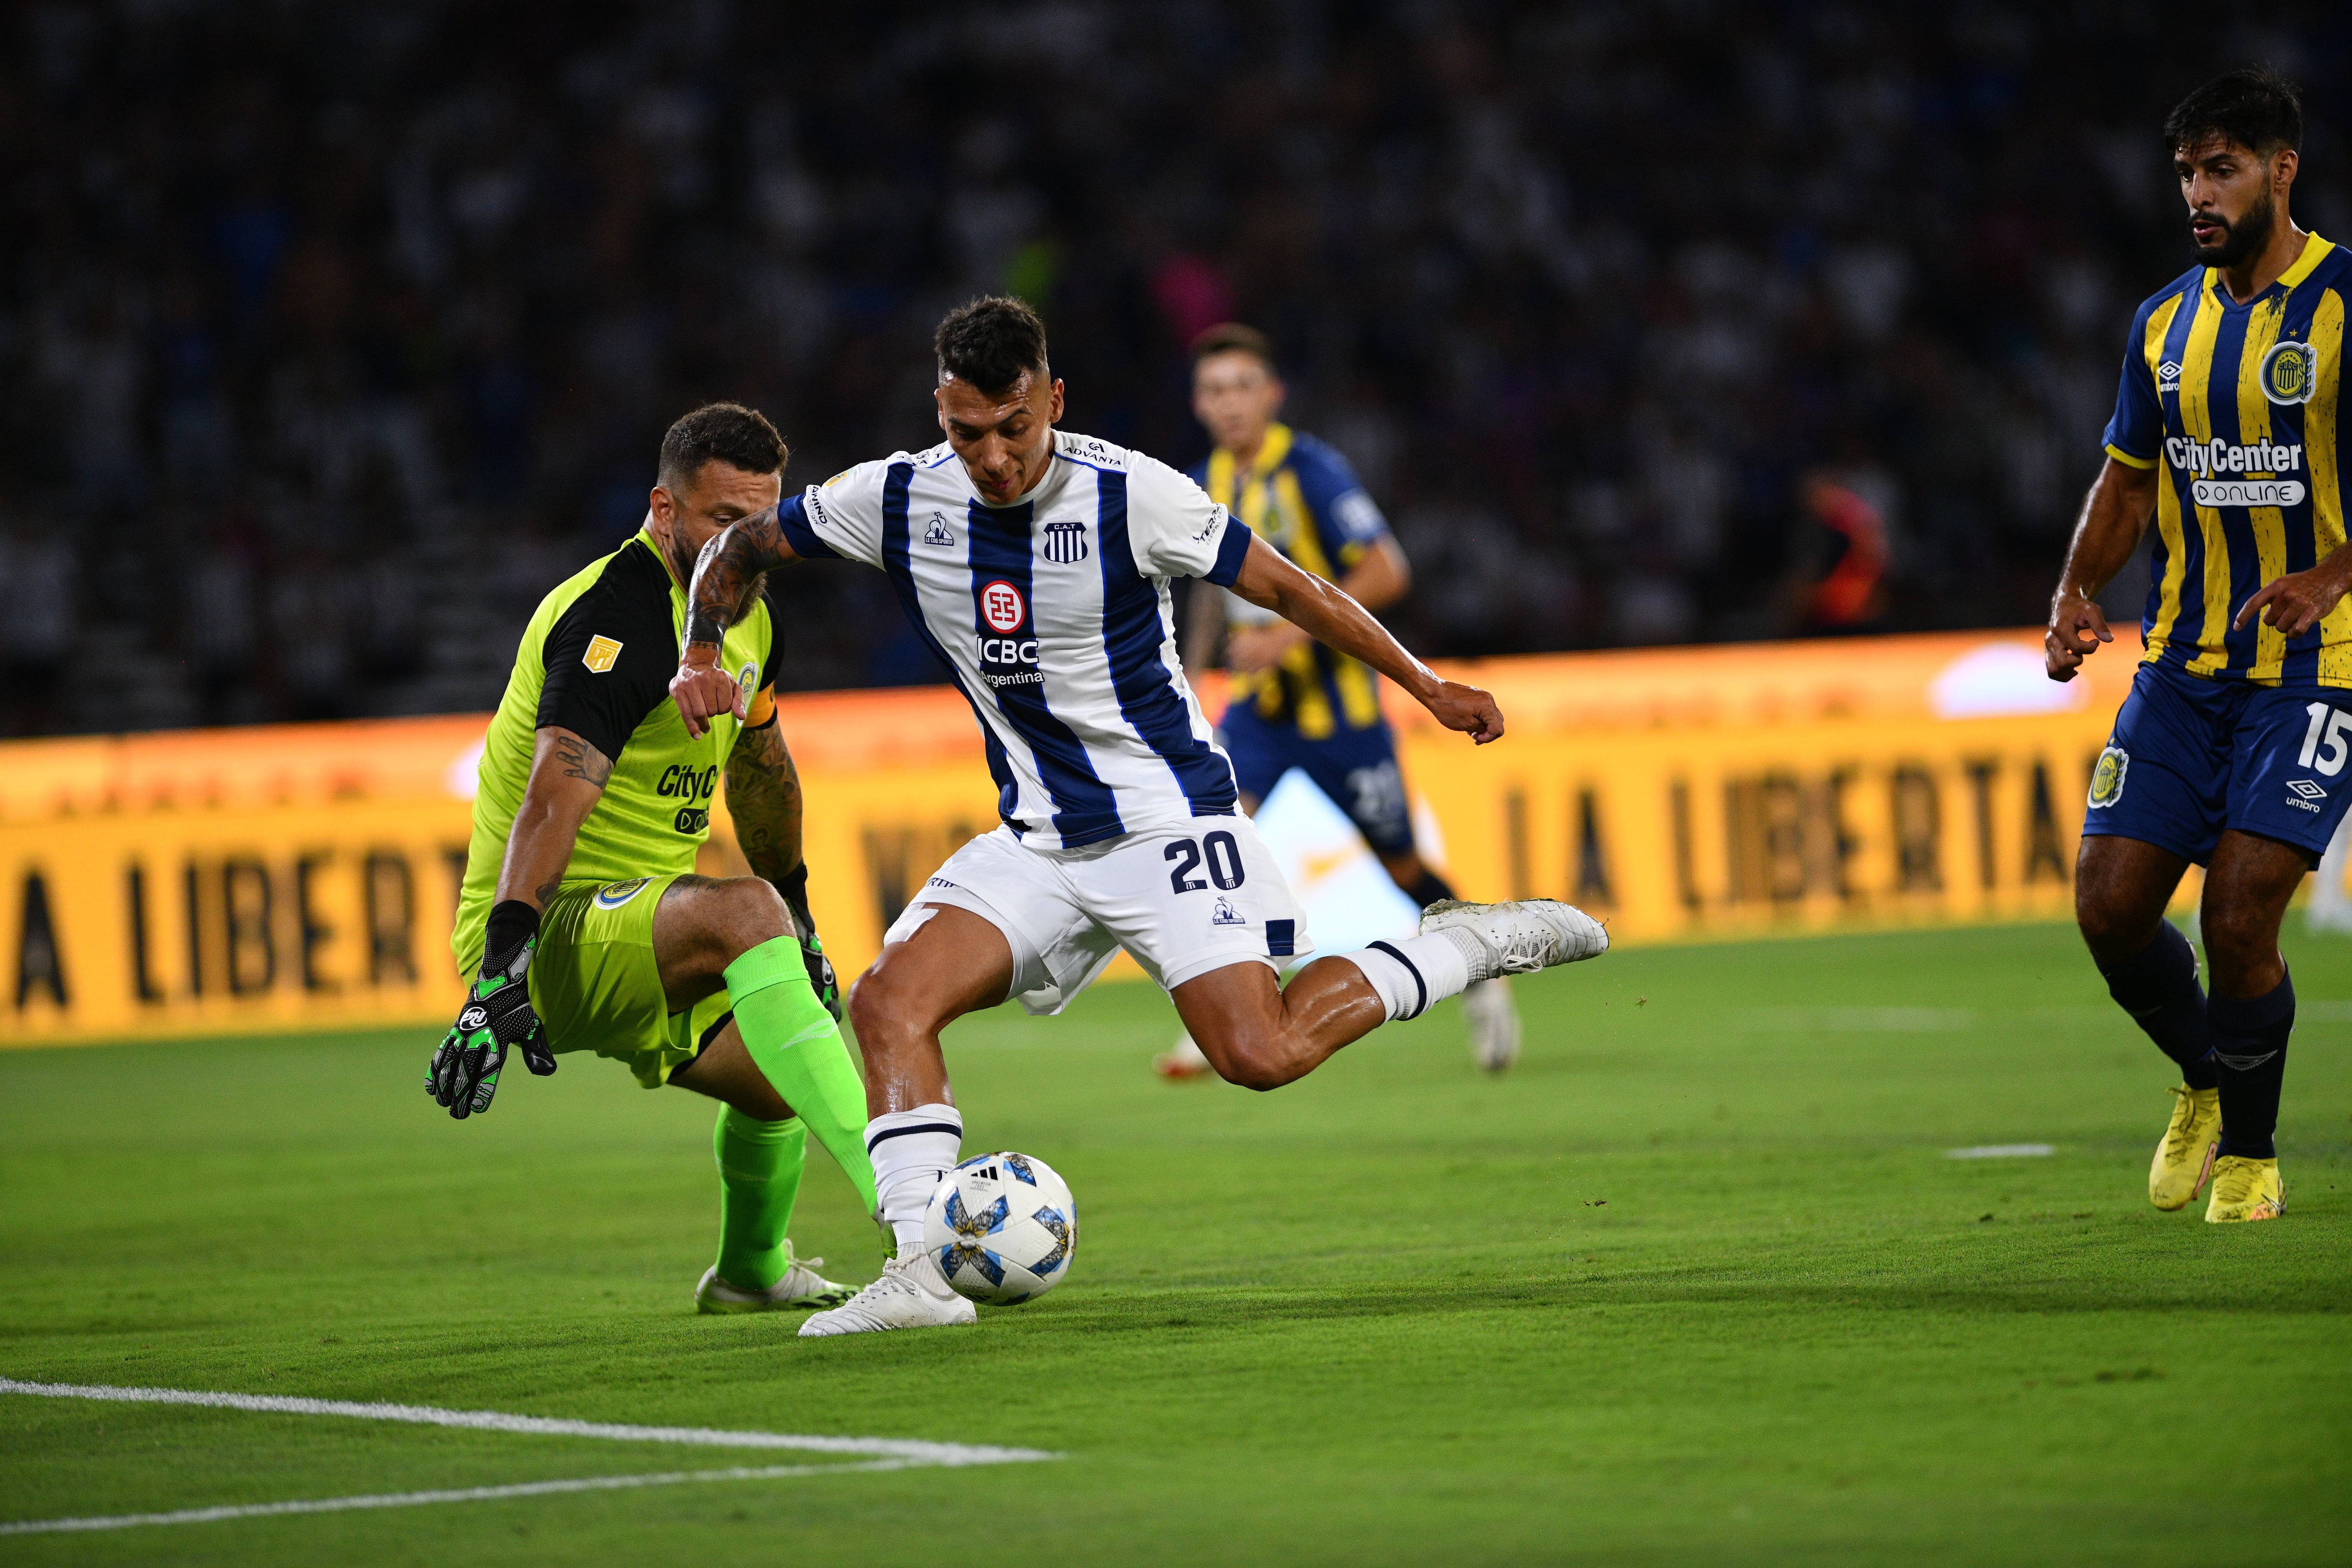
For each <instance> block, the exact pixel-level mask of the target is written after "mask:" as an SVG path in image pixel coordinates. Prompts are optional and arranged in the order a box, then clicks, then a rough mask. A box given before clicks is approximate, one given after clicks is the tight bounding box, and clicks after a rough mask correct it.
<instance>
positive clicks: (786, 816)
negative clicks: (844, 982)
mask: <svg viewBox="0 0 2352 1568" xmlns="http://www.w3.org/2000/svg"><path fill="white" fill-rule="evenodd" d="M759 706H765V707H766V708H767V710H768V713H767V717H766V719H764V720H757V719H755V720H754V721H752V722H751V723H749V724H747V725H746V726H745V728H744V729H743V731H742V732H741V733H740V734H739V735H737V736H736V737H735V748H734V750H733V751H730V752H728V753H727V815H728V816H730V817H732V818H734V820H735V842H736V845H737V846H738V847H740V848H741V850H742V851H743V858H744V860H745V861H746V862H747V863H749V864H750V866H751V873H752V875H754V876H756V877H759V878H761V879H764V880H765V881H767V883H768V884H769V885H770V886H772V887H773V888H774V889H776V891H777V893H778V894H780V895H781V896H782V899H783V900H784V908H785V909H787V910H791V911H792V917H793V933H794V934H795V935H796V936H798V937H799V938H800V943H801V962H802V963H803V964H804V965H806V966H807V969H808V974H809V984H811V985H812V986H814V987H815V989H816V995H817V1000H818V1001H820V1002H822V1003H824V1008H825V1011H826V1012H828V1013H831V1014H832V1015H833V1021H834V1022H835V1023H836V1024H838V1023H839V1022H841V981H840V977H839V976H837V975H836V974H835V973H834V970H833V961H832V960H831V959H829V958H827V957H825V955H824V940H823V939H822V938H820V937H819V936H818V935H817V934H816V920H815V917H814V916H813V915H811V914H810V913H809V901H808V862H807V861H806V860H805V859H804V858H802V854H801V812H802V803H801V774H800V770H799V769H798V768H796V767H794V766H793V753H792V752H791V751H790V750H789V749H787V748H786V746H785V745H784V727H783V725H782V723H780V722H778V721H777V718H776V710H775V707H774V705H773V703H772V701H770V700H768V699H767V698H766V696H765V695H764V694H763V695H762V696H761V700H760V701H759V702H758V703H755V704H754V707H755V708H756V707H759Z"/></svg>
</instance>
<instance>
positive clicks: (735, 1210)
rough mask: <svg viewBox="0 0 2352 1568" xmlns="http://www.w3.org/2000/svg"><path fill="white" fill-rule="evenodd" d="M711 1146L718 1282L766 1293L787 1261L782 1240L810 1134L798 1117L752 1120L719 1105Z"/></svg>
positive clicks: (798, 1190)
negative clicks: (715, 1166)
mask: <svg viewBox="0 0 2352 1568" xmlns="http://www.w3.org/2000/svg"><path fill="white" fill-rule="evenodd" d="M710 1147H711V1152H713V1153H715V1154H716V1155H718V1157H719V1278H720V1279H724V1280H725V1281H727V1283H729V1284H730V1285H732V1286H734V1287H735V1288H736V1289H739V1290H765V1289H768V1288H769V1287H770V1286H771V1285H773V1284H774V1283H775V1282H776V1281H777V1280H779V1279H782V1278H783V1277H784V1269H785V1268H786V1267H787V1266H788V1265H789V1263H790V1262H791V1258H792V1254H791V1253H790V1252H789V1251H787V1250H786V1243H785V1241H784V1235H785V1233H786V1232H787V1231H789V1230H790V1229H791V1228H792V1224H793V1202H794V1201H795V1200H796V1199H798V1198H799V1196H800V1195H801V1165H802V1163H803V1161H804V1159H805V1157H806V1155H807V1152H808V1129H807V1128H805V1127H803V1125H802V1124H801V1120H800V1118H799V1117H797V1116H795V1117H793V1119H792V1120H791V1121H752V1120H751V1118H750V1117H748V1116H746V1115H744V1114H743V1113H742V1112H741V1111H740V1110H736V1109H735V1108H734V1107H733V1106H731V1105H722V1106H720V1107H719V1125H718V1126H717V1127H716V1128H714V1129H712V1131H711V1134H710Z"/></svg>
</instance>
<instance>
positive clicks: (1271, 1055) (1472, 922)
mask: <svg viewBox="0 0 2352 1568" xmlns="http://www.w3.org/2000/svg"><path fill="white" fill-rule="evenodd" d="M1608 950H1609V933H1608V931H1605V930H1604V929H1602V927H1601V922H1600V921H1596V920H1594V919H1593V918H1592V917H1591V916H1590V915H1588V914H1586V913H1585V912H1584V911H1583V910H1579V909H1577V908H1575V907H1574V906H1572V905H1570V904H1563V903H1560V902H1558V901H1557V900H1550V899H1528V900H1522V901H1520V902H1517V903H1508V904H1465V903H1460V902H1454V903H1450V904H1440V905H1438V906H1436V907H1435V908H1433V909H1432V910H1429V911H1428V912H1427V913H1425V914H1424V915H1423V918H1422V929H1421V933H1420V934H1419V935H1417V936H1412V937H1408V938H1406V939H1405V940H1403V941H1402V942H1374V943H1373V944H1372V945H1371V946H1370V947H1368V948H1366V949H1364V950H1363V951H1362V952H1350V953H1342V954H1339V956H1337V957H1332V958H1324V959H1318V960H1317V961H1316V962H1315V963H1310V964H1308V965H1307V967H1306V968H1304V969H1302V970H1300V971H1299V972H1298V973H1297V975H1295V976H1293V977H1292V979H1291V982H1290V984H1288V985H1282V984H1279V982H1278V981H1277V979H1276V975H1275V973H1274V971H1273V970H1272V969H1271V968H1269V967H1267V966H1266V965H1264V964H1260V963H1235V964H1228V965H1226V966H1225V967H1223V968H1221V969H1214V970H1212V971H1210V972H1209V973H1206V974H1202V975H1200V976H1198V977H1196V978H1193V979H1190V980H1186V981H1184V982H1182V983H1181V984H1178V985H1177V986H1176V987H1175V988H1174V990H1173V991H1171V993H1170V994H1171V996H1173V997H1174V999H1175V1002H1176V1011H1177V1014H1178V1016H1181V1018H1182V1019H1183V1020H1184V1027H1185V1028H1186V1030H1187V1031H1188V1032H1190V1034H1191V1035H1192V1038H1193V1039H1194V1040H1195V1041H1197V1042H1198V1043H1199V1045H1200V1047H1201V1049H1202V1053H1203V1054H1205V1055H1206V1056H1207V1057H1208V1058H1209V1060H1210V1062H1211V1063H1212V1064H1213V1066H1214V1067H1215V1068H1216V1069H1217V1072H1218V1074H1219V1076H1221V1077H1223V1079H1225V1080H1226V1081H1227V1082H1229V1083H1237V1084H1240V1085H1242V1086H1243V1087H1244V1088H1246V1089H1279V1088H1281V1087H1282V1086H1283V1085H1284V1084H1286V1083H1291V1082H1295V1081H1296V1080H1297V1079H1301V1078H1303V1077H1305V1076H1306V1075H1307V1074H1308V1073H1310V1072H1312V1071H1314V1070H1315V1068H1318V1067H1319V1066H1320V1065H1322V1063H1323V1062H1325V1061H1326V1060H1328V1059H1329V1058H1330V1057H1331V1056H1332V1054H1333V1053H1334V1052H1336V1051H1338V1050H1339V1049H1340V1048H1341V1047H1344V1046H1348V1045H1351V1044H1353V1043H1354V1042H1355V1041H1357V1040H1360V1039H1361V1038H1363V1037H1365V1036H1366V1035H1369V1034H1370V1033H1371V1032H1372V1031H1373V1030H1374V1029H1376V1028H1378V1027H1380V1026H1381V1025H1382V1024H1385V1023H1387V1022H1389V1021H1390V1020H1391V1019H1393V1018H1416V1017H1419V1016H1421V1015H1422V1014H1423V1013H1425V1012H1427V1011H1428V1010H1429V1008H1430V1007H1431V1005H1433V1004H1435V1003H1438V1002H1442V1001H1444V999H1445V998H1446V997H1448V996H1454V995H1458V994H1461V993H1462V992H1463V991H1464V990H1465V988H1467V987H1468V986H1470V985H1473V984H1477V983H1479V982H1481V981H1486V980H1493V979H1496V978H1497V977H1499V976H1501V975H1504V974H1517V973H1528V972H1530V971H1533V970H1537V969H1545V968H1549V967H1550V966H1552V965H1554V964H1559V963H1575V962H1576V961H1577V960H1579V959H1584V958H1597V957H1599V956H1600V955H1601V953H1603V952H1607V951H1608Z"/></svg>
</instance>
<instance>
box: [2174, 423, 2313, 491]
mask: <svg viewBox="0 0 2352 1568" xmlns="http://www.w3.org/2000/svg"><path fill="white" fill-rule="evenodd" d="M2164 456H2165V460H2166V461H2167V462H2168V463H2170V464H2171V465H2172V467H2173V468H2175V469H2177V470H2179V472H2182V473H2186V474H2193V475H2196V476H2197V478H2196V479H2195V481H2194V482H2193V483H2191V484H2190V486H2189V494H2190V496H2191V497H2192V498H2193V499H2194V500H2196V502H2197V504H2198V505H2199V506H2299V505H2301V504H2302V502H2303V498H2304V494H2305V489H2304V483H2303V481H2302V480H2301V479H2283V478H2280V477H2279V476H2280V475H2283V474H2289V473H2294V472H2296V471H2298V470H2300V469H2301V468H2303V447H2302V445H2301V444H2300V443H2285V442H2279V441H2268V440H2264V441H2249V442H2236V441H2223V440H2220V439H2218V438H2217V439H2215V440H2211V441H2191V440H2189V439H2187V438H2185V437H2179V436H2175V437H2170V438H2169V439H2168V440H2167V441H2166V442H2165V443H2164ZM2221 474H2242V475H2245V476H2248V477H2246V478H2244V479H2219V478H2214V477H2211V476H2215V475H2221Z"/></svg>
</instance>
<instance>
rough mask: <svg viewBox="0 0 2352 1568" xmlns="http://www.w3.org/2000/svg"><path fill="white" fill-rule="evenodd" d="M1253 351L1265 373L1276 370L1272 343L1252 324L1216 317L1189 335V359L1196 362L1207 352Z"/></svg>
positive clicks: (1278, 372) (1275, 371)
mask: <svg viewBox="0 0 2352 1568" xmlns="http://www.w3.org/2000/svg"><path fill="white" fill-rule="evenodd" d="M1227 353H1242V354H1255V355H1256V356H1257V359H1258V363H1260V364H1263V365H1264V366H1265V368H1266V371H1267V373H1268V374H1281V373H1280V371H1279V370H1277V369H1276V365H1275V363H1274V343H1273V342H1272V341H1271V340H1269V339H1268V338H1267V337H1266V335H1265V333H1264V332H1261V331H1258V330H1257V329H1256V328H1255V327H1251V326H1244V325H1243V324H1242V323H1241V322H1239V321H1219V322H1218V323H1217V324H1216V325H1215V326H1213V327H1210V328H1207V329H1206V330H1204V331H1202V332H1200V333H1199V334H1197V335H1196V336H1195V337H1194V338H1193V339H1192V363H1194V364H1196V365H1197V364H1199V363H1201V362H1202V360H1204V359H1207V358H1208V357H1209V356H1210V355H1211V354H1227Z"/></svg>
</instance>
